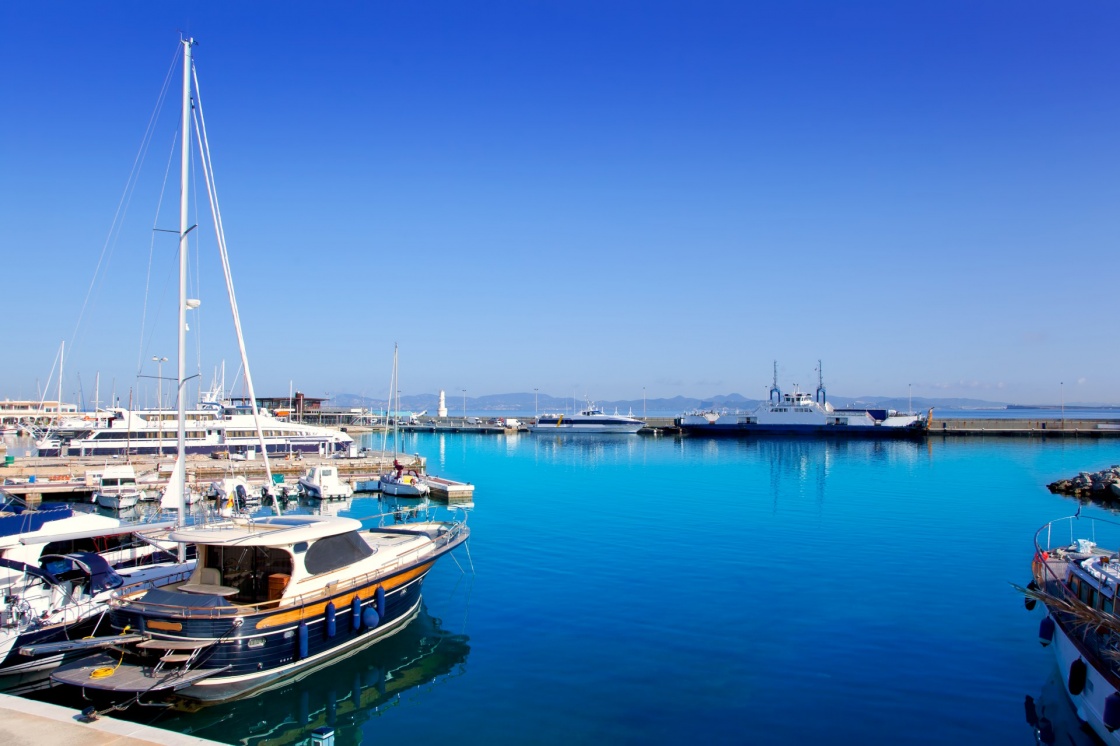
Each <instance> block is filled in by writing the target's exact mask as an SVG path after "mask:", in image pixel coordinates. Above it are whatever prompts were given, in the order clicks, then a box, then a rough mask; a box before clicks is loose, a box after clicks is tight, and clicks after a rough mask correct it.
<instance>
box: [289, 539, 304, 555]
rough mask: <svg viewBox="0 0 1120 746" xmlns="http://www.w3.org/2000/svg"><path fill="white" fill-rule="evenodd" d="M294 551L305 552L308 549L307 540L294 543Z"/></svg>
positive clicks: (297, 552)
mask: <svg viewBox="0 0 1120 746" xmlns="http://www.w3.org/2000/svg"><path fill="white" fill-rule="evenodd" d="M292 551H293V552H295V553H296V554H303V553H304V552H306V551H307V542H306V541H297V542H296V543H295V544H293V545H292Z"/></svg>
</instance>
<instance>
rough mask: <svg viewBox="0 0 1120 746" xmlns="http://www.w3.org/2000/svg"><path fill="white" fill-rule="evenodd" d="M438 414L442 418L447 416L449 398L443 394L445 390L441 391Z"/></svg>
mask: <svg viewBox="0 0 1120 746" xmlns="http://www.w3.org/2000/svg"><path fill="white" fill-rule="evenodd" d="M436 414H438V415H439V416H440V417H446V416H447V396H446V395H445V394H444V393H443V389H440V390H439V411H438V412H436Z"/></svg>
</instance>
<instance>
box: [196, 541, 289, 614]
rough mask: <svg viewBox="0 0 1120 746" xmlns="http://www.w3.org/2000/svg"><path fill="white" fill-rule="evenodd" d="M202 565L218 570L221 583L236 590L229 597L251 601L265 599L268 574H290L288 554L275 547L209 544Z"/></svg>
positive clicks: (238, 600)
mask: <svg viewBox="0 0 1120 746" xmlns="http://www.w3.org/2000/svg"><path fill="white" fill-rule="evenodd" d="M206 567H212V568H215V569H217V570H218V571H219V572H220V573H221V578H220V581H219V582H220V584H221V585H226V586H230V587H233V588H236V589H237V594H236V595H235V596H232V597H231V600H233V601H237V602H240V603H246V604H255V603H260V602H262V601H268V600H269V594H268V576H269V575H273V574H283V575H291V574H292V555H290V554H288V552H286V551H285V550H283V549H277V548H275V547H216V546H211V547H207V548H206Z"/></svg>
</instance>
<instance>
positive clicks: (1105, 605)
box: [1101, 593, 1112, 614]
mask: <svg viewBox="0 0 1120 746" xmlns="http://www.w3.org/2000/svg"><path fill="white" fill-rule="evenodd" d="M1101 610H1102V611H1104V613H1105V614H1111V613H1112V599H1111V598H1109V597H1108V596H1106V595H1104V594H1103V593H1102V594H1101Z"/></svg>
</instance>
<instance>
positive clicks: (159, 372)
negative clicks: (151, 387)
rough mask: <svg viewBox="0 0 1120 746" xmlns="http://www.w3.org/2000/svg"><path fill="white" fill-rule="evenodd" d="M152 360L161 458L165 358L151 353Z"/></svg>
mask: <svg viewBox="0 0 1120 746" xmlns="http://www.w3.org/2000/svg"><path fill="white" fill-rule="evenodd" d="M152 361H153V362H154V363H155V364H156V399H157V400H158V401H157V404H156V410H157V411H158V412H159V431H158V434H157V438H158V439H159V455H160V458H163V364H164V363H166V362H167V358H165V357H160V356H159V355H152Z"/></svg>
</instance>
